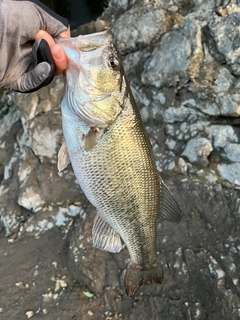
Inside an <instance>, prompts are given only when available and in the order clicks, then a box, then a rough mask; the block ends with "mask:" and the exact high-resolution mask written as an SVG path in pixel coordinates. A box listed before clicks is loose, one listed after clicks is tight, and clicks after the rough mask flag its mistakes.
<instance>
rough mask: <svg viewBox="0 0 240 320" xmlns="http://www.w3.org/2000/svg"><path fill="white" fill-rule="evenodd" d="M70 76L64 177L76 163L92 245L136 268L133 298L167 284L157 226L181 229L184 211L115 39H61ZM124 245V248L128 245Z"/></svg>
mask: <svg viewBox="0 0 240 320" xmlns="http://www.w3.org/2000/svg"><path fill="white" fill-rule="evenodd" d="M59 43H60V44H61V45H62V47H63V48H64V51H65V53H66V55H67V58H68V61H69V64H68V68H67V70H66V73H65V96H64V99H63V101H62V125H63V134H64V139H65V143H64V144H63V145H62V147H61V149H60V151H59V155H58V169H59V170H60V171H61V170H63V169H64V168H65V167H66V166H67V165H68V163H69V162H71V164H72V167H73V170H74V172H75V175H76V177H77V179H78V182H79V184H80V186H81V188H82V190H83V192H84V193H85V195H86V197H87V198H88V199H89V201H90V202H91V203H92V204H93V205H94V206H95V207H96V210H97V214H96V218H95V221H94V224H93V233H92V238H93V245H94V246H95V247H97V248H100V249H103V250H107V251H110V252H119V251H120V250H121V249H122V246H123V243H125V245H126V246H127V248H128V251H129V254H130V258H131V262H130V264H129V266H128V268H127V270H126V272H125V277H124V284H125V290H126V293H127V295H128V297H132V296H134V294H135V293H136V291H137V290H138V288H139V287H140V286H141V285H145V284H151V283H162V281H163V269H162V266H161V264H160V263H159V262H158V258H157V249H156V222H157V219H158V218H160V217H162V218H164V219H166V220H169V221H172V222H179V221H180V219H181V209H180V207H179V205H178V204H177V202H176V200H175V199H174V198H173V196H172V194H171V192H170V191H169V190H168V188H167V187H166V185H165V184H164V182H163V181H162V179H161V178H160V177H159V175H158V173H157V169H156V165H155V162H154V158H153V153H152V149H151V145H150V141H149V138H148V136H147V134H146V131H145V129H144V126H143V123H142V120H141V117H140V114H139V111H138V108H137V106H136V104H135V101H134V98H133V95H132V93H131V90H130V87H129V84H128V81H127V79H126V76H125V73H124V70H123V66H122V63H121V61H120V58H119V55H118V53H117V50H116V48H115V46H114V44H113V42H112V36H111V34H110V33H109V32H101V33H95V34H90V35H85V36H79V37H76V38H61V39H60V40H59ZM122 242H123V243H122Z"/></svg>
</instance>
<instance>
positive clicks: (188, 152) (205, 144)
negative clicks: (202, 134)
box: [182, 138, 213, 167]
mask: <svg viewBox="0 0 240 320" xmlns="http://www.w3.org/2000/svg"><path fill="white" fill-rule="evenodd" d="M212 150H213V147H212V144H211V142H210V141H209V140H207V139H206V138H194V139H191V140H189V142H188V143H187V145H186V147H185V149H184V151H183V153H182V156H183V157H186V158H187V159H188V160H189V161H190V162H191V163H193V164H195V165H196V166H198V167H205V166H207V165H208V163H209V161H208V156H209V155H210V153H211V152H212Z"/></svg>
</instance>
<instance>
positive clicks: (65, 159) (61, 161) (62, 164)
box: [57, 142, 70, 171]
mask: <svg viewBox="0 0 240 320" xmlns="http://www.w3.org/2000/svg"><path fill="white" fill-rule="evenodd" d="M69 163H70V158H69V154H68V150H67V146H66V143H65V142H64V143H63V144H62V146H61V148H60V150H59V152H58V165H57V166H58V171H62V170H64V169H65V168H66V167H67V166H68V164H69Z"/></svg>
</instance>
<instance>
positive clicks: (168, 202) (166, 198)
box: [160, 179, 182, 223]
mask: <svg viewBox="0 0 240 320" xmlns="http://www.w3.org/2000/svg"><path fill="white" fill-rule="evenodd" d="M160 218H162V219H165V220H167V221H170V222H177V223H178V222H180V221H181V218H182V209H181V208H180V206H179V204H178V203H177V201H176V200H175V199H174V197H173V195H172V193H171V191H170V190H169V189H168V187H167V186H166V185H165V183H164V182H163V181H162V179H160Z"/></svg>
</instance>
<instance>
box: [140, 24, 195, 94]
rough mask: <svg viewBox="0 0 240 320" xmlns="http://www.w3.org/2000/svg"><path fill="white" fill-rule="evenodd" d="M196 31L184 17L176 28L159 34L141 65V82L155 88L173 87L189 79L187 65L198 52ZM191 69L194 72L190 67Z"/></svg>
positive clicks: (188, 66)
mask: <svg viewBox="0 0 240 320" xmlns="http://www.w3.org/2000/svg"><path fill="white" fill-rule="evenodd" d="M199 33H200V28H199V26H198V24H197V23H196V22H195V21H194V20H192V19H187V20H186V22H185V24H184V26H183V27H182V28H180V30H174V31H171V32H169V33H166V34H165V35H163V36H162V38H161V40H160V42H159V44H157V45H156V47H155V50H154V51H153V52H152V55H151V57H150V58H149V59H148V60H147V61H146V63H145V65H144V71H143V73H142V82H143V83H144V84H145V85H154V86H155V87H157V88H161V87H163V86H173V85H175V84H176V83H179V82H180V83H185V82H186V81H187V80H188V79H189V75H188V68H190V64H191V59H193V57H194V54H196V53H197V52H198V51H201V44H200V42H199V37H200V36H199ZM166 52H167V54H166ZM195 68H197V64H196V65H195ZM192 72H195V71H194V70H193V69H192ZM196 72H197V71H196Z"/></svg>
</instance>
